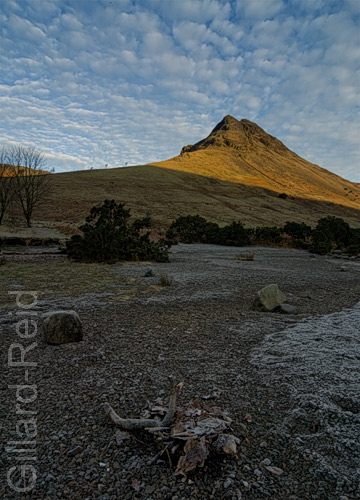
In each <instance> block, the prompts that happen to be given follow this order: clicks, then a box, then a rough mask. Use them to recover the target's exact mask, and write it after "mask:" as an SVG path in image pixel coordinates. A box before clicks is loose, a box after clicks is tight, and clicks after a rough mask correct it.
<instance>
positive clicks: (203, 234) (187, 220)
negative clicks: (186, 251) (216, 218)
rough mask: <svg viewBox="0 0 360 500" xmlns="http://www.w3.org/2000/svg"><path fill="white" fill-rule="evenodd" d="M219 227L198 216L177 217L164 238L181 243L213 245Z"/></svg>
mask: <svg viewBox="0 0 360 500" xmlns="http://www.w3.org/2000/svg"><path fill="white" fill-rule="evenodd" d="M218 230H219V226H218V225H217V224H215V222H209V221H207V220H206V219H205V218H204V217H201V216H200V215H184V216H181V217H178V218H177V219H176V220H175V221H174V222H172V224H171V226H170V227H169V229H168V231H167V233H166V237H167V238H168V239H171V240H173V239H176V240H178V241H182V242H183V243H215V240H216V238H217V232H218Z"/></svg>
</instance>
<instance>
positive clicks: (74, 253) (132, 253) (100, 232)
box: [66, 200, 170, 263]
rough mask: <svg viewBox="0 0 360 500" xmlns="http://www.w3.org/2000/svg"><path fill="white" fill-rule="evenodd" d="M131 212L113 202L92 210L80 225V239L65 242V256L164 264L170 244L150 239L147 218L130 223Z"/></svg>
mask: <svg viewBox="0 0 360 500" xmlns="http://www.w3.org/2000/svg"><path fill="white" fill-rule="evenodd" d="M130 217H131V216H130V210H129V209H126V208H125V206H124V205H123V204H121V203H119V204H118V203H116V202H115V201H114V200H105V201H104V203H103V204H102V205H101V206H96V207H93V208H92V209H91V210H90V214H89V215H88V217H86V223H85V224H83V225H82V226H80V230H81V231H82V232H83V236H80V235H75V236H73V237H72V238H71V239H70V241H68V242H67V244H66V248H67V253H68V256H69V257H70V258H72V259H74V260H78V261H86V262H109V263H111V262H116V261H119V260H125V261H127V260H154V261H158V262H167V261H168V260H169V257H168V250H169V246H170V243H169V242H168V241H167V240H160V241H158V242H157V243H152V242H151V241H150V238H149V234H150V231H149V228H150V226H151V220H150V218H149V217H145V218H143V219H136V220H135V221H133V222H130V220H129V219H130Z"/></svg>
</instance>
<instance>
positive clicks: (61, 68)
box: [0, 0, 360, 181]
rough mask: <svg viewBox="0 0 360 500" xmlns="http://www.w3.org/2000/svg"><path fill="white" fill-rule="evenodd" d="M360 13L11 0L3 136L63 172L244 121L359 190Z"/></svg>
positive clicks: (250, 0)
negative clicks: (231, 120)
mask: <svg viewBox="0 0 360 500" xmlns="http://www.w3.org/2000/svg"><path fill="white" fill-rule="evenodd" d="M359 14H360V13H359V8H358V3H357V2H351V0H348V1H346V2H338V1H335V0H334V1H333V0H326V1H322V0H313V1H312V2H298V1H297V0H296V1H295V0H287V1H286V2H285V1H282V0H241V1H238V2H237V1H235V0H229V1H224V0H221V1H220V0H182V1H181V2H163V1H160V0H148V1H147V2H142V1H141V0H121V1H120V0H114V1H113V2H109V1H105V0H99V1H96V2H89V1H87V0H78V1H76V2H72V1H70V0H43V1H42V2H38V1H37V0H28V1H27V2H20V1H15V0H3V3H2V6H1V13H0V28H1V36H2V48H3V51H2V53H1V54H0V64H1V68H2V69H3V71H2V74H1V84H2V86H1V89H2V95H3V100H2V121H1V123H0V132H1V133H2V136H3V137H4V139H5V140H8V141H18V142H24V143H31V144H33V145H35V146H36V147H38V148H41V149H42V150H44V151H45V152H46V154H47V155H48V158H49V161H51V162H52V163H53V165H54V166H57V168H58V169H64V170H65V169H71V168H89V166H94V167H103V166H104V165H105V163H108V164H109V165H111V166H119V165H123V164H124V163H125V162H128V163H129V164H137V163H139V164H140V163H147V162H150V161H155V160H160V159H166V158H169V157H172V156H174V155H176V154H178V152H179V151H180V149H181V147H182V146H183V145H185V144H189V143H194V142H196V141H197V140H200V139H201V138H203V137H205V136H206V135H208V134H209V132H210V131H211V129H212V128H213V127H214V126H215V124H216V123H217V122H218V121H220V120H221V119H222V118H223V116H224V115H226V114H232V115H234V116H235V117H237V118H239V119H241V118H248V119H251V120H253V121H256V122H257V123H258V124H259V125H260V126H262V127H264V128H265V129H266V130H267V131H268V132H269V133H271V134H272V135H275V136H278V137H279V138H280V139H281V140H284V142H285V143H286V144H287V145H288V146H289V147H290V148H291V149H293V150H295V151H296V152H297V153H298V154H300V155H301V156H303V157H305V158H307V159H309V160H311V161H313V162H314V163H318V164H320V165H321V166H323V167H325V168H330V169H333V170H334V171H335V172H337V173H339V174H340V175H345V176H348V175H351V178H352V179H354V180H358V181H360V177H359V176H360V173H359V171H358V164H359V148H358V145H357V138H358V137H359V135H360V126H359V85H358V82H359V71H360V70H359V59H360V55H359V52H360V49H359V47H360V39H359V31H358V21H359ZM57 155H58V161H57V160H56V157H57Z"/></svg>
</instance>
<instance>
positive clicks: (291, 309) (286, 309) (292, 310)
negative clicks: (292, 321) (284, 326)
mask: <svg viewBox="0 0 360 500" xmlns="http://www.w3.org/2000/svg"><path fill="white" fill-rule="evenodd" d="M275 311H276V312H279V313H281V314H297V313H298V310H297V309H296V307H295V306H292V305H290V304H280V305H279V306H278V307H276V308H275Z"/></svg>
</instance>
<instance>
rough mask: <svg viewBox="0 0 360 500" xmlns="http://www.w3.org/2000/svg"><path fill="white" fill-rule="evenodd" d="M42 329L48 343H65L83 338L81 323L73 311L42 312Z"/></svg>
mask: <svg viewBox="0 0 360 500" xmlns="http://www.w3.org/2000/svg"><path fill="white" fill-rule="evenodd" d="M42 330H43V335H44V338H45V340H46V342H47V343H48V344H67V343H68V342H79V341H80V340H82V339H83V329H82V323H81V320H80V318H79V315H78V314H77V313H76V312H75V311H52V312H50V313H47V314H44V316H43V324H42Z"/></svg>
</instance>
